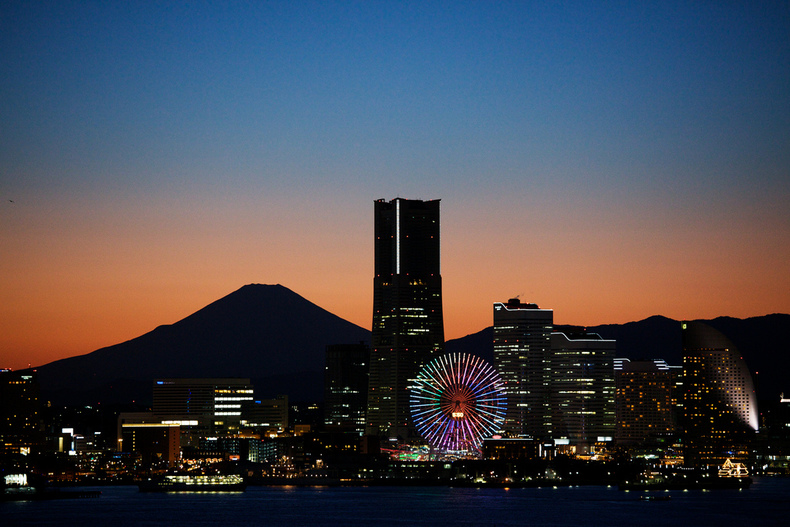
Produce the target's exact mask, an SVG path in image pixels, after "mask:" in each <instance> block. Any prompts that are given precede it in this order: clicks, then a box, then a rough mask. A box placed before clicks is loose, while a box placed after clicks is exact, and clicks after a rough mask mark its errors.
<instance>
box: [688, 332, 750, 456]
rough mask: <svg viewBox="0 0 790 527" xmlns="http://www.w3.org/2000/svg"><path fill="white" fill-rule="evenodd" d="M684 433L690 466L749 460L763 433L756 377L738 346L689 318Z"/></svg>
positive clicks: (719, 333)
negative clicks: (759, 433)
mask: <svg viewBox="0 0 790 527" xmlns="http://www.w3.org/2000/svg"><path fill="white" fill-rule="evenodd" d="M681 327H682V335H683V410H684V414H683V435H684V438H685V441H686V444H685V452H684V458H685V459H684V463H685V465H686V466H689V467H695V468H700V467H701V468H704V467H709V466H721V465H723V464H724V462H725V461H726V460H727V459H731V460H732V461H734V462H743V461H746V460H747V459H748V457H749V443H750V440H751V438H752V435H753V434H754V432H756V431H757V427H758V422H757V397H756V393H755V389H754V383H753V381H752V376H751V374H750V373H749V369H748V368H747V366H746V362H745V361H744V360H743V358H742V357H741V355H740V353H739V352H738V350H737V348H736V347H735V345H734V344H733V343H732V341H730V339H728V338H727V337H726V336H724V335H723V334H722V333H721V332H719V331H718V330H716V329H714V328H712V327H711V326H709V325H707V324H705V323H703V322H698V321H693V322H683V323H682V326H681Z"/></svg>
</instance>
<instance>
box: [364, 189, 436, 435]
mask: <svg viewBox="0 0 790 527" xmlns="http://www.w3.org/2000/svg"><path fill="white" fill-rule="evenodd" d="M374 222H375V223H374V230H375V273H374V282H373V330H372V348H371V360H370V380H369V385H368V386H369V388H368V403H367V404H368V412H367V426H366V433H368V434H373V435H379V436H382V437H389V438H398V439H400V440H409V439H411V438H415V437H416V432H415V431H414V429H413V426H412V423H411V414H410V409H409V392H408V386H409V383H410V382H411V380H412V379H414V378H415V376H416V375H417V372H418V371H419V369H420V368H422V367H423V366H424V365H425V364H427V363H428V362H429V361H430V360H431V359H432V358H433V357H436V356H438V355H440V354H441V353H442V351H443V349H444V322H443V318H442V278H441V274H440V272H439V271H440V269H439V200H430V201H422V200H408V199H403V198H396V199H394V200H392V201H385V200H378V201H376V202H375V203H374Z"/></svg>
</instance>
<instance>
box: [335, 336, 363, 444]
mask: <svg viewBox="0 0 790 527" xmlns="http://www.w3.org/2000/svg"><path fill="white" fill-rule="evenodd" d="M369 364H370V347H369V346H368V345H367V344H365V343H364V342H360V343H359V344H333V345H329V346H327V347H326V365H325V370H324V424H325V425H327V426H334V427H339V428H342V429H346V430H354V431H357V432H359V433H360V434H362V433H364V431H365V415H366V412H367V400H368V370H369Z"/></svg>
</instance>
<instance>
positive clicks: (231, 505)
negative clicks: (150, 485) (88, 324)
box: [0, 478, 790, 527]
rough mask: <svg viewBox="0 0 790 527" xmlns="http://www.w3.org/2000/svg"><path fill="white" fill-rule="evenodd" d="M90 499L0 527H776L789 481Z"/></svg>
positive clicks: (133, 492)
mask: <svg viewBox="0 0 790 527" xmlns="http://www.w3.org/2000/svg"><path fill="white" fill-rule="evenodd" d="M97 489H98V490H101V491H102V496H101V497H100V498H98V499H77V500H57V501H45V502H16V503H13V502H12V503H0V517H1V518H2V519H3V521H2V523H3V525H8V526H15V525H53V526H54V525H57V526H59V527H61V526H63V525H64V522H65V523H68V524H75V525H114V526H125V525H186V524H189V525H192V526H200V525H214V526H217V527H218V526H219V525H234V526H244V525H314V526H320V525H332V526H345V525H349V526H356V525H359V526H362V525H365V526H368V525H371V524H376V523H382V522H386V523H387V524H389V525H448V524H451V525H455V526H467V525H492V526H515V525H519V526H524V525H541V526H542V525H547V526H571V525H572V526H574V527H577V526H580V525H584V526H597V525H600V526H606V527H612V526H615V525H640V526H653V525H673V524H674V525H699V526H705V525H711V526H713V525H715V526H717V527H720V526H721V525H737V524H741V525H766V526H767V525H784V524H785V522H786V518H787V515H788V514H790V505H788V503H787V502H788V500H787V497H788V496H790V479H780V478H757V479H756V480H755V483H754V484H753V485H752V488H750V489H748V490H742V491H738V490H719V491H713V492H703V491H689V492H682V491H672V492H669V493H668V494H669V495H670V496H671V499H670V500H669V501H643V500H640V499H639V498H640V496H641V495H642V494H644V493H641V492H622V491H619V490H617V489H616V488H607V487H571V488H562V487H561V488H556V489H555V488H541V489H468V488H447V487H360V488H358V487H347V488H338V487H309V488H300V487H248V488H247V491H246V492H240V493H171V494H160V493H141V492H138V490H137V487H101V488H97Z"/></svg>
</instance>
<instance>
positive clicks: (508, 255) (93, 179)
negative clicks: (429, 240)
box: [0, 2, 790, 368]
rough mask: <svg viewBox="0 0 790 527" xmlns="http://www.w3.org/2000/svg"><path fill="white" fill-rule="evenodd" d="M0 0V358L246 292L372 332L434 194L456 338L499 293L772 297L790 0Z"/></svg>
mask: <svg viewBox="0 0 790 527" xmlns="http://www.w3.org/2000/svg"><path fill="white" fill-rule="evenodd" d="M0 14H1V15H2V16H0V46H2V49H3V50H4V53H3V54H2V55H1V56H0V79H1V80H0V93H2V94H3V96H2V97H0V101H2V102H0V123H2V125H0V254H2V257H0V275H2V276H3V283H2V287H0V306H2V307H0V367H12V368H23V367H26V366H27V365H28V364H31V365H33V366H37V365H41V364H44V363H47V362H50V361H52V360H57V359H60V358H65V357H70V356H74V355H81V354H85V353H90V352H92V351H94V350H96V349H98V348H101V347H104V346H109V345H113V344H116V343H119V342H123V341H125V340H128V339H132V338H135V337H137V336H139V335H141V334H144V333H146V332H148V331H150V330H152V329H153V328H155V327H157V326H159V325H162V324H170V323H173V322H176V321H177V320H180V319H182V318H184V317H186V316H188V315H189V314H191V313H193V312H195V311H197V310H198V309H200V308H202V307H203V306H205V305H207V304H209V303H210V302H213V301H214V300H216V299H218V298H221V297H223V296H224V295H226V294H228V293H230V292H231V291H234V290H236V289H238V288H239V287H241V286H242V285H244V284H249V283H268V284H277V283H279V284H282V285H284V286H286V287H288V288H291V289H292V290H294V291H295V292H297V293H299V294H300V295H302V296H304V297H305V298H307V299H309V300H310V301H312V302H314V303H316V304H318V305H320V306H321V307H323V308H325V309H327V310H329V311H331V312H332V313H334V314H336V315H338V316H340V317H342V318H345V319H347V320H349V321H351V322H353V323H355V324H358V325H360V326H362V327H364V328H368V329H370V328H371V322H372V307H371V304H372V299H373V283H372V281H371V279H370V277H371V275H372V272H371V271H372V270H373V267H374V257H373V252H374V248H373V244H372V243H371V242H370V240H371V239H372V232H373V228H372V222H371V217H372V214H371V211H370V206H369V204H370V201H371V200H375V199H387V200H390V199H393V198H396V197H403V198H411V199H441V200H442V218H443V221H442V247H441V252H442V265H441V274H442V277H443V303H444V325H445V335H446V338H448V339H453V338H458V337H462V336H464V335H466V334H469V333H473V332H476V331H479V330H480V329H482V328H485V327H488V326H490V325H491V324H492V321H491V312H490V309H491V308H490V306H491V303H492V302H495V301H498V300H501V299H506V298H512V297H514V296H516V295H518V296H519V297H520V298H521V299H522V300H523V301H526V302H536V303H538V304H540V305H547V306H551V307H552V308H553V309H555V311H556V312H557V313H562V318H561V319H560V320H557V321H555V322H556V323H558V324H565V323H567V324H578V325H588V326H591V325H597V324H601V323H625V322H629V321H634V320H641V319H644V318H647V317H649V316H651V315H656V314H661V315H665V316H668V317H671V318H674V319H677V320H687V319H698V318H713V317H716V316H721V315H727V316H735V317H740V318H746V317H750V316H761V315H765V314H768V313H776V312H781V313H788V312H790V278H788V276H790V274H788V272H787V270H788V267H787V266H788V264H787V262H788V261H790V244H789V243H787V242H788V240H790V215H788V214H787V203H788V202H790V97H788V96H787V93H790V35H788V33H787V31H786V28H787V27H788V25H790V13H788V10H787V6H786V3H782V2H766V3H760V5H727V6H718V5H695V4H691V3H683V2H677V3H666V2H661V3H659V2H656V3H648V4H642V5H639V6H629V5H621V6H605V7H604V6H591V5H587V4H585V3H578V4H577V3H568V4H562V5H554V6H544V5H542V4H540V3H531V2H525V3H517V4H503V5H500V4H485V3H447V2H429V3H420V4H411V3H393V4H387V5H358V4H312V3H306V4H297V5H290V4H284V5H278V4H269V5H233V6H212V5H197V4H196V5H189V6H181V5H178V6H177V5H174V4H166V3H165V4H158V5H153V6H152V5H148V4H147V3H130V4H124V5H102V4H84V3H67V2H63V3H57V4H55V5H43V4H36V3H28V2H25V3H23V2H5V3H4V4H3V7H2V8H0ZM312 254H319V255H320V256H319V257H315V258H314V257H308V256H307V255H312Z"/></svg>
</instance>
